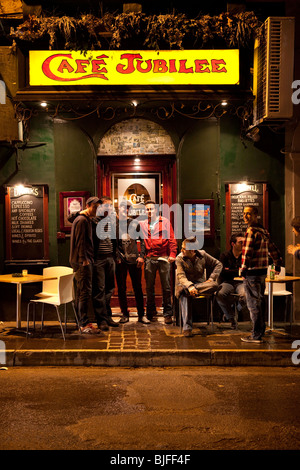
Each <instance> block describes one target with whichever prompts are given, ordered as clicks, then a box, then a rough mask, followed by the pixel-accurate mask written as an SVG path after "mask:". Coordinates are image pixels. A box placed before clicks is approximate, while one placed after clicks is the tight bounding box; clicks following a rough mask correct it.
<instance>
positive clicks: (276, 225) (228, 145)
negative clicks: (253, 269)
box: [220, 117, 285, 256]
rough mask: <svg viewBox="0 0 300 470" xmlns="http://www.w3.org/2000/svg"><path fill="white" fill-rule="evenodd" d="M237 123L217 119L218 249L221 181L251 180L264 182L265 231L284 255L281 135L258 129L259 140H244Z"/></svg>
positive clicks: (223, 229)
mask: <svg viewBox="0 0 300 470" xmlns="http://www.w3.org/2000/svg"><path fill="white" fill-rule="evenodd" d="M239 130H240V122H239V120H238V119H235V118H232V117H231V118H227V117H226V118H222V119H221V120H220V175H221V201H220V206H221V225H220V228H221V248H222V249H224V248H225V224H224V223H223V215H222V212H223V206H224V205H225V183H226V182H227V183H228V182H238V181H245V180H248V181H254V182H256V181H257V182H266V183H268V199H269V231H270V233H271V237H272V238H273V240H274V242H275V243H276V244H277V245H278V247H279V249H280V250H281V252H282V255H283V256H284V253H285V234H284V225H285V222H284V221H285V208H284V203H285V178H284V155H283V154H281V153H280V150H281V149H282V148H283V146H284V136H283V134H275V133H274V132H272V131H271V130H270V129H269V128H267V127H265V128H261V129H260V135H261V137H260V141H259V142H256V143H254V142H251V141H245V142H244V143H243V142H242V140H241V139H240V138H239Z"/></svg>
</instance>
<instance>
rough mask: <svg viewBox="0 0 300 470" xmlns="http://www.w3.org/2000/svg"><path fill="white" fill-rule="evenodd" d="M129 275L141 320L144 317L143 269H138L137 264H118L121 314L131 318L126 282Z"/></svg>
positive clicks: (117, 273)
mask: <svg viewBox="0 0 300 470" xmlns="http://www.w3.org/2000/svg"><path fill="white" fill-rule="evenodd" d="M128 273H129V276H130V279H131V284H132V287H133V291H134V296H135V301H136V308H137V313H138V316H139V318H141V317H143V315H144V297H143V290H142V268H138V267H137V265H136V264H127V263H124V262H121V263H116V279H117V284H118V297H119V304H120V308H121V312H122V314H123V315H126V316H129V312H128V305H127V294H126V280H127V274H128Z"/></svg>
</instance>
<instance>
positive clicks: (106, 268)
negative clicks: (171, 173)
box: [93, 196, 119, 331]
mask: <svg viewBox="0 0 300 470" xmlns="http://www.w3.org/2000/svg"><path fill="white" fill-rule="evenodd" d="M99 209H100V212H97V222H98V223H97V228H96V234H97V238H98V240H97V243H95V264H94V272H93V305H94V311H95V316H96V319H97V324H98V327H99V328H100V329H101V330H104V331H105V330H108V327H110V326H112V327H118V326H119V323H117V322H115V321H114V320H113V319H112V311H111V307H110V300H111V296H112V294H113V292H114V288H115V254H116V215H115V213H113V206H112V200H111V199H110V197H108V196H102V197H101V198H100V206H99V208H98V211H99Z"/></svg>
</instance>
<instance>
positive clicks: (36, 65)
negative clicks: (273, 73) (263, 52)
mask: <svg viewBox="0 0 300 470" xmlns="http://www.w3.org/2000/svg"><path fill="white" fill-rule="evenodd" d="M29 63H30V85H31V86H45V85H48V86H51V85H236V84H238V83H239V51H238V49H229V50H227V49H226V50H185V51H88V52H87V53H85V54H83V53H80V52H78V51H30V56H29Z"/></svg>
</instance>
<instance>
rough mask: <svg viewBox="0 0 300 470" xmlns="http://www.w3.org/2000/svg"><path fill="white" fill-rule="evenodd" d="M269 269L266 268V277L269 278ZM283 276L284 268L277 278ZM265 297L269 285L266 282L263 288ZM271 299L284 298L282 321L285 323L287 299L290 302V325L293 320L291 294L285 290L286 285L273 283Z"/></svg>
mask: <svg viewBox="0 0 300 470" xmlns="http://www.w3.org/2000/svg"><path fill="white" fill-rule="evenodd" d="M270 269H271V266H269V267H268V273H267V277H269V276H270ZM284 276H285V268H283V267H282V268H281V271H280V273H279V275H278V278H280V277H284ZM264 294H265V295H268V294H269V283H268V282H266V288H265V292H264ZM273 297H285V312H284V321H285V322H286V316H287V299H288V298H289V300H290V323H292V319H293V293H292V292H290V291H288V290H286V283H285V282H280V283H277V282H274V283H273Z"/></svg>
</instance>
